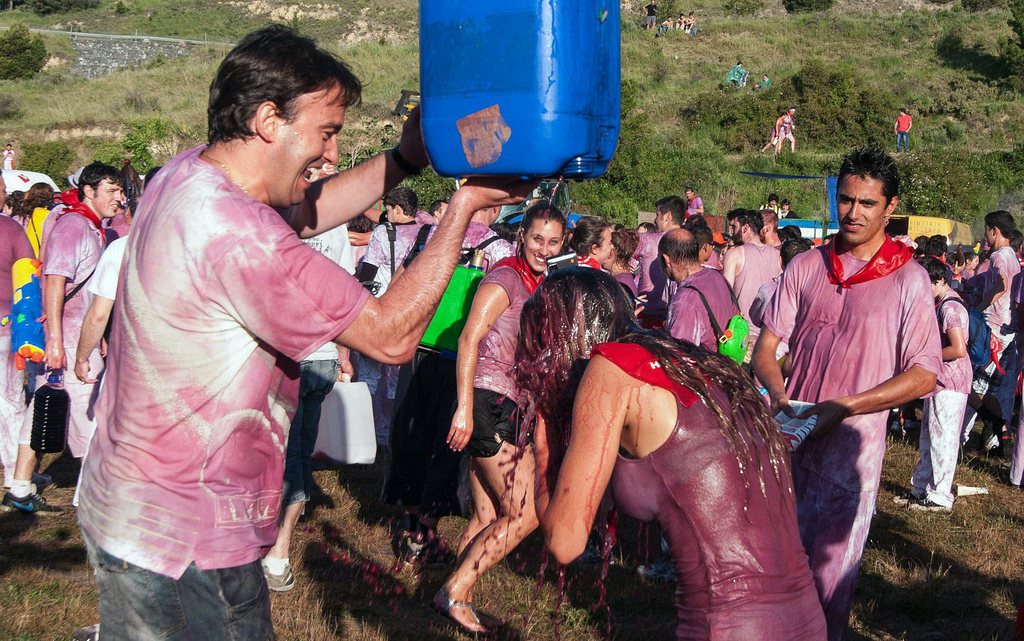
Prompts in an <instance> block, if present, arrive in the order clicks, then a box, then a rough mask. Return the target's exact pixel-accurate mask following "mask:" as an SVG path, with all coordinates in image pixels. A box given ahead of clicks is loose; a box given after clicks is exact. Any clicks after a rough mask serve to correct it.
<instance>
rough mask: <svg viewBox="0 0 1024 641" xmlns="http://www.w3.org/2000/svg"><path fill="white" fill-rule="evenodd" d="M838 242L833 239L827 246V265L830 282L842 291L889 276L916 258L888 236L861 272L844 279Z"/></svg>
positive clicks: (912, 252) (908, 249)
mask: <svg viewBox="0 0 1024 641" xmlns="http://www.w3.org/2000/svg"><path fill="white" fill-rule="evenodd" d="M837 240H838V239H833V240H832V242H830V243H829V244H828V245H826V246H825V265H826V268H827V271H828V282H830V283H832V284H833V285H839V287H840V288H842V289H849V288H851V287H853V286H854V285H859V284H860V283H866V282H868V281H871V280H875V279H876V278H881V277H882V276H887V275H889V274H891V273H893V272H894V271H896V270H897V269H899V268H900V267H903V266H904V265H906V264H907V263H908V262H910V260H911V259H912V258H913V257H914V250H913V249H911V248H909V247H907V246H906V245H904V244H902V243H897V242H896V241H895V240H893V239H892V238H889V237H888V236H886V237H885V241H884V242H883V243H882V246H881V247H879V248H878V251H877V252H875V255H874V256H872V257H871V260H869V261H868V263H867V264H866V265H864V267H863V268H862V269H861V270H860V271H859V272H857V273H856V274H854V275H853V276H850V277H849V278H843V263H842V262H841V261H840V260H839V254H837V253H836V242H837Z"/></svg>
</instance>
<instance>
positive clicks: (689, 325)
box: [665, 268, 740, 352]
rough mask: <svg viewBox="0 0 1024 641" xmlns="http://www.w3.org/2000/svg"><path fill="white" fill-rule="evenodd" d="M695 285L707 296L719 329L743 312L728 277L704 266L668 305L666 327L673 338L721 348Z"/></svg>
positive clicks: (715, 350) (681, 285)
mask: <svg viewBox="0 0 1024 641" xmlns="http://www.w3.org/2000/svg"><path fill="white" fill-rule="evenodd" d="M694 287H695V288H697V289H699V290H700V292H701V293H702V294H704V298H706V299H707V301H708V306H709V307H711V311H712V313H714V315H715V321H716V322H717V323H718V327H719V329H721V330H723V331H724V330H725V328H726V326H727V325H728V324H729V319H730V318H732V317H733V316H735V315H736V314H739V313H740V311H739V309H737V307H736V304H735V303H733V302H732V295H731V294H730V293H729V283H728V282H726V280H725V277H724V276H722V274H720V273H719V272H717V271H715V270H713V269H707V268H704V269H701V270H700V271H699V272H697V273H695V274H693V275H691V276H690V277H689V278H687V279H686V280H684V281H683V282H682V283H680V284H679V286H678V287H676V291H675V294H674V295H673V296H672V301H671V302H670V303H669V306H668V319H667V320H666V321H665V329H666V330H668V333H669V334H671V335H672V337H673V338H677V339H679V340H681V341H686V342H687V343H692V344H694V345H700V346H701V347H703V348H704V349H706V350H708V351H709V352H717V351H718V337H717V336H715V329H714V327H713V326H712V325H711V320H710V319H709V318H708V312H707V310H706V309H705V308H704V303H703V302H701V300H700V295H699V294H697V292H695V291H693V289H691V288H694Z"/></svg>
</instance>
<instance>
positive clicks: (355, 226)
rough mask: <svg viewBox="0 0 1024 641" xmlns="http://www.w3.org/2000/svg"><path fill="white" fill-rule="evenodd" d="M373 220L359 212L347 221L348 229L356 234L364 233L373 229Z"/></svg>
mask: <svg viewBox="0 0 1024 641" xmlns="http://www.w3.org/2000/svg"><path fill="white" fill-rule="evenodd" d="M373 227H374V225H373V221H372V220H371V219H369V218H367V217H366V216H364V215H363V214H359V215H358V216H356V217H355V218H353V219H352V220H350V221H348V230H349V231H350V232H354V233H356V234H365V233H367V232H371V231H373Z"/></svg>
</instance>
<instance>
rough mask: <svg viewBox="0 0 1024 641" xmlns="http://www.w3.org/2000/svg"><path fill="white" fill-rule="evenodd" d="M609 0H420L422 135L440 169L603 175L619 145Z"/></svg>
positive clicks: (615, 14) (616, 48)
mask: <svg viewBox="0 0 1024 641" xmlns="http://www.w3.org/2000/svg"><path fill="white" fill-rule="evenodd" d="M619 11H620V7H619V2H618V1H615V2H610V1H609V0H573V1H572V2H564V1H558V0H501V1H500V2H498V1H497V0H476V1H475V2H465V1H464V0H420V90H421V93H422V98H421V105H422V118H423V124H422V126H423V138H424V142H425V143H426V148H427V154H428V155H429V156H430V162H431V165H432V166H433V168H434V170H435V171H436V172H437V173H438V174H439V175H441V176H481V175H489V176H493V175H500V176H526V177H535V178H542V177H548V176H567V177H571V178H596V177H597V176H600V175H601V174H602V173H604V171H605V169H606V168H607V166H608V163H609V162H610V161H611V158H612V154H613V153H614V152H615V146H616V143H617V142H618V133H619V110H620V107H619V100H620V74H621V71H620V67H621V64H620V43H619V40H620V37H619V30H620V26H619Z"/></svg>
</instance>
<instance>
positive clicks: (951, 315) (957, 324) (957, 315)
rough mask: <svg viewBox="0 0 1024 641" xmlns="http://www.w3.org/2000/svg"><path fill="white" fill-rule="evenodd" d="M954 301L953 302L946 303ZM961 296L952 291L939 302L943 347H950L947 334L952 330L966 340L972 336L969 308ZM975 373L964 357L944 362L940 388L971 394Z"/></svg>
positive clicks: (967, 359) (969, 360) (968, 359)
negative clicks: (968, 315) (972, 379)
mask: <svg viewBox="0 0 1024 641" xmlns="http://www.w3.org/2000/svg"><path fill="white" fill-rule="evenodd" d="M946 301H952V302H948V303H947V302H946ZM961 303H962V300H961V298H960V295H959V294H957V293H956V292H955V291H953V290H952V289H950V290H949V291H948V292H946V294H945V295H944V296H943V297H942V298H941V299H940V300H939V307H938V316H939V337H940V340H941V342H942V347H948V346H949V339H948V338H947V337H946V332H947V331H949V330H951V329H959V330H960V331H961V332H963V335H964V340H965V341H966V340H967V338H968V337H969V336H970V333H971V332H970V320H969V319H968V317H967V308H966V307H965V306H964V305H963V304H961ZM973 375H974V371H973V370H972V369H971V359H970V358H968V357H966V356H964V357H963V358H958V359H956V360H952V361H943V362H942V371H941V372H940V373H939V382H938V388H939V389H942V390H947V391H950V392H960V393H963V394H969V393H970V392H971V378H972V376H973Z"/></svg>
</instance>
